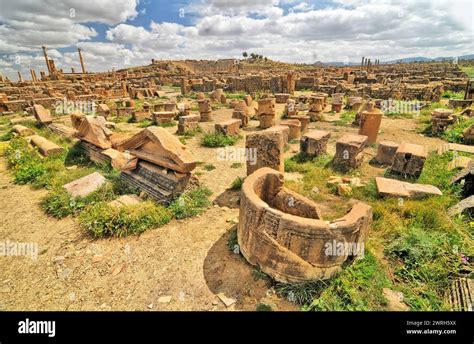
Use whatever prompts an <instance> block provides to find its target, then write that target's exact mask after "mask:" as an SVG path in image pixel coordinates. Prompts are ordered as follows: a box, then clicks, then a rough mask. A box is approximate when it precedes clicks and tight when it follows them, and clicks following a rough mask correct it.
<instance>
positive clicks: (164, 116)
mask: <svg viewBox="0 0 474 344" xmlns="http://www.w3.org/2000/svg"><path fill="white" fill-rule="evenodd" d="M175 117H176V113H175V112H174V111H155V112H153V113H152V120H153V122H154V123H156V124H164V123H171V122H172V121H173V119H174V118H175Z"/></svg>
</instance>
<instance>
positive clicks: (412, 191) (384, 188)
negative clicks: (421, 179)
mask: <svg viewBox="0 0 474 344" xmlns="http://www.w3.org/2000/svg"><path fill="white" fill-rule="evenodd" d="M375 184H376V186H377V191H378V193H379V195H381V196H384V197H406V198H418V197H424V196H429V195H442V194H443V193H442V192H441V190H440V189H438V188H437V187H436V186H433V185H429V184H412V183H408V182H402V181H400V180H396V179H389V178H382V177H376V178H375Z"/></svg>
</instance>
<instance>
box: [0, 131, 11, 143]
mask: <svg viewBox="0 0 474 344" xmlns="http://www.w3.org/2000/svg"><path fill="white" fill-rule="evenodd" d="M13 137H14V136H13V133H12V132H11V131H9V132H6V133H5V134H3V135H0V141H9V140H11V139H12V138H13Z"/></svg>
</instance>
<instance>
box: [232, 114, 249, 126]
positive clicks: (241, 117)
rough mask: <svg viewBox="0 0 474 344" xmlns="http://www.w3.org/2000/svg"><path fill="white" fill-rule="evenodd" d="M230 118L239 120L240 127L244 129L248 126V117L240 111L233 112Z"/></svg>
mask: <svg viewBox="0 0 474 344" xmlns="http://www.w3.org/2000/svg"><path fill="white" fill-rule="evenodd" d="M232 118H235V119H239V120H240V123H241V124H240V126H241V127H242V128H243V127H246V126H247V125H248V124H249V117H248V116H247V115H246V114H245V113H244V112H242V111H234V112H232Z"/></svg>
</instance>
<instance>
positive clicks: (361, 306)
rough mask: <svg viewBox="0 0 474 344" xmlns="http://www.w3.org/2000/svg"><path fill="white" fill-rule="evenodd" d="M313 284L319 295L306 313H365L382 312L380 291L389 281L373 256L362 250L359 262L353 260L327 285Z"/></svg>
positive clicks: (381, 293)
mask: <svg viewBox="0 0 474 344" xmlns="http://www.w3.org/2000/svg"><path fill="white" fill-rule="evenodd" d="M322 283H323V282H320V283H319V284H316V286H315V290H316V292H317V291H321V293H320V295H319V296H318V297H316V298H315V299H314V300H313V301H312V302H311V304H310V305H309V306H307V307H305V309H307V310H318V311H367V310H382V309H384V308H385V307H386V305H387V300H386V299H385V297H384V296H383V292H382V289H383V288H385V287H390V281H389V279H388V278H387V276H386V275H385V271H384V269H383V268H382V266H381V265H380V264H379V263H378V262H377V260H376V258H375V256H374V255H373V254H372V253H370V252H368V251H367V250H366V252H365V256H364V258H363V259H360V260H356V261H355V262H353V263H352V264H351V265H349V266H346V267H345V268H344V270H343V271H342V272H341V273H340V274H339V275H338V276H336V277H334V278H333V279H331V280H329V281H328V282H327V285H323V286H322V285H321V284H322Z"/></svg>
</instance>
